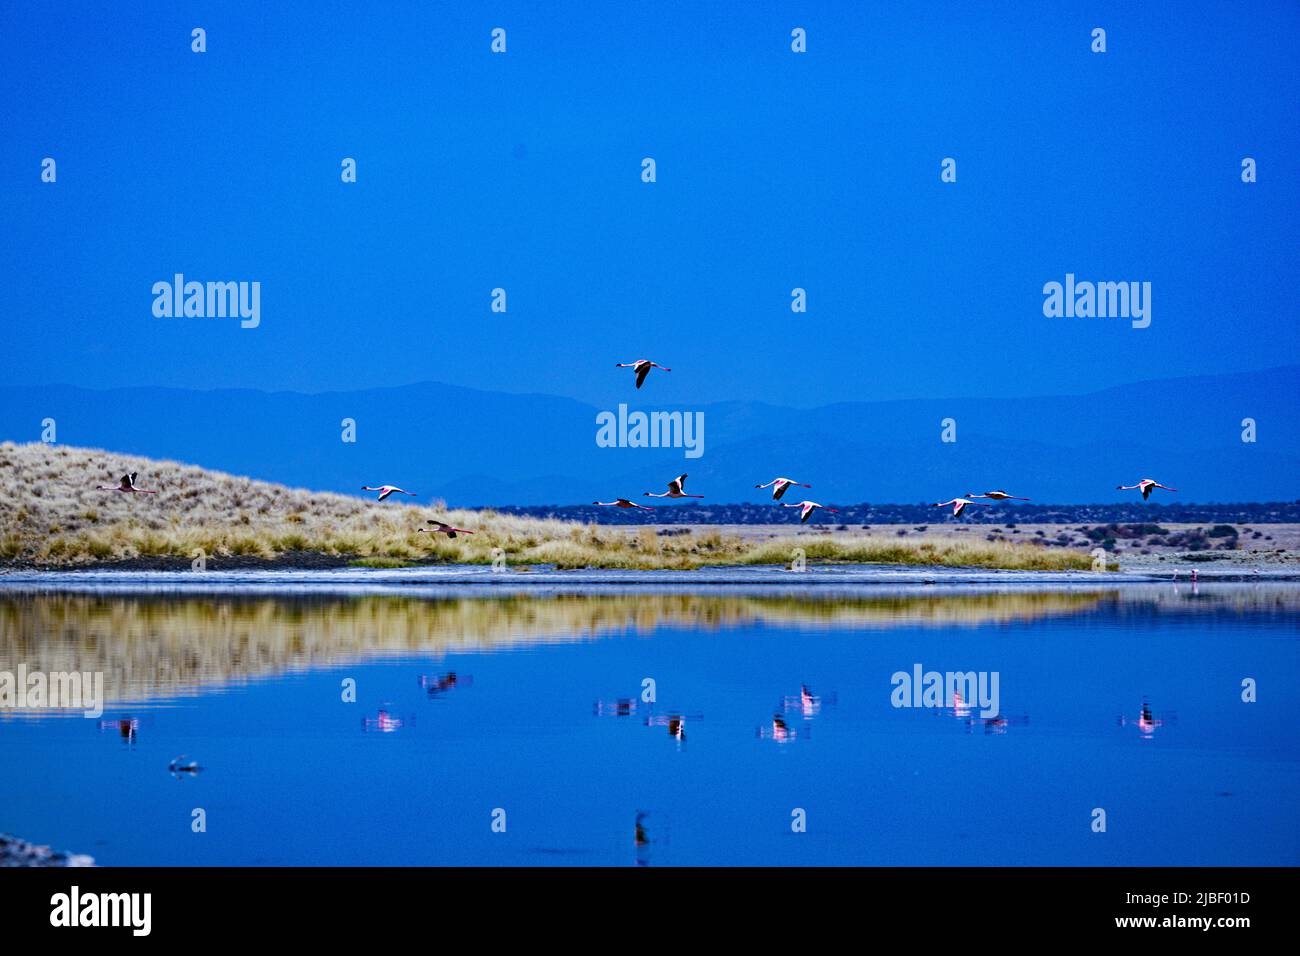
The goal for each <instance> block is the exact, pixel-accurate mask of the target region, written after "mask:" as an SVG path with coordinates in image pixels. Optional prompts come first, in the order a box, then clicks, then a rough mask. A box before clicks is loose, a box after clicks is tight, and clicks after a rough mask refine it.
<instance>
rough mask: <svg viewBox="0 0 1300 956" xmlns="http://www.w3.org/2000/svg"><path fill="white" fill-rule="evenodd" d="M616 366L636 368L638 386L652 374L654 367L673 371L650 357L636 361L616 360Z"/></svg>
mask: <svg viewBox="0 0 1300 956" xmlns="http://www.w3.org/2000/svg"><path fill="white" fill-rule="evenodd" d="M614 367H615V368H632V369H636V387H637V388H640V387H641V386H642V385H644V384H645V377H646V376H647V375H649V374H650V370H651V369H652V368H658V369H663V370H664V371H665V372H671V371H672V369H670V368H664V366H662V365H660V364H658V363H657V362H651V361H650V360H649V359H637V360H636V361H635V362H616V363H615V364H614Z"/></svg>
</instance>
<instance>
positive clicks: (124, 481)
mask: <svg viewBox="0 0 1300 956" xmlns="http://www.w3.org/2000/svg"><path fill="white" fill-rule="evenodd" d="M138 474H139V472H138V471H133V472H131V473H130V474H129V475H123V476H122V477H121V478H119V479H118V483H117V484H116V485H96V486H95V490H96V491H125V492H127V493H128V494H137V495H156V494H158V492H157V491H156V490H154V491H151V490H148V489H145V488H137V487H136V486H135V478H136V475H138Z"/></svg>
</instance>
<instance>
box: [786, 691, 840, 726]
mask: <svg viewBox="0 0 1300 956" xmlns="http://www.w3.org/2000/svg"><path fill="white" fill-rule="evenodd" d="M823 703H829V704H833V703H835V695H834V694H832V695H830V697H829V698H826V697H819V696H818V695H816V694H814V693H813V692H812V691H811V690H810V689H809V688H808V685H807V684H800V685H799V696H797V697H796V696H794V695H789V696H787V697H785V698H784V699H783V706H784V708H785V710H787V711H791V710H797V711H799V713H800V714H802V715H803V718H804V720H812V719H813V718H814V717H816V716H817V715H818V714H820V713H821V711H822V704H823Z"/></svg>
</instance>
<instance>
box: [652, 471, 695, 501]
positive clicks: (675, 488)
mask: <svg viewBox="0 0 1300 956" xmlns="http://www.w3.org/2000/svg"><path fill="white" fill-rule="evenodd" d="M685 484H686V476H685V475H678V476H677V477H676V478H674V479H673V480H672V481H670V482H668V490H667V491H665V492H662V493H660V494H655V493H654V492H652V491H647V492H646V497H648V498H703V497H704V496H703V495H688V494H687V493H686V492H685V491H683V490H682V487H683V485H685Z"/></svg>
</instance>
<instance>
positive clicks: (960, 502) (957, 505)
mask: <svg viewBox="0 0 1300 956" xmlns="http://www.w3.org/2000/svg"><path fill="white" fill-rule="evenodd" d="M947 505H952V516H953V517H954V518H960V517H961V513H962V512H963V511H965V510H966V506H967V505H980V506H981V507H984V508H991V507H992V505H990V504H988V503H987V502H984V501H971V500H970V499H969V498H953V499H952V500H951V501H936V502H935V503H934V504H933V505H931V507H932V508H943V507H945V506H947Z"/></svg>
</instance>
